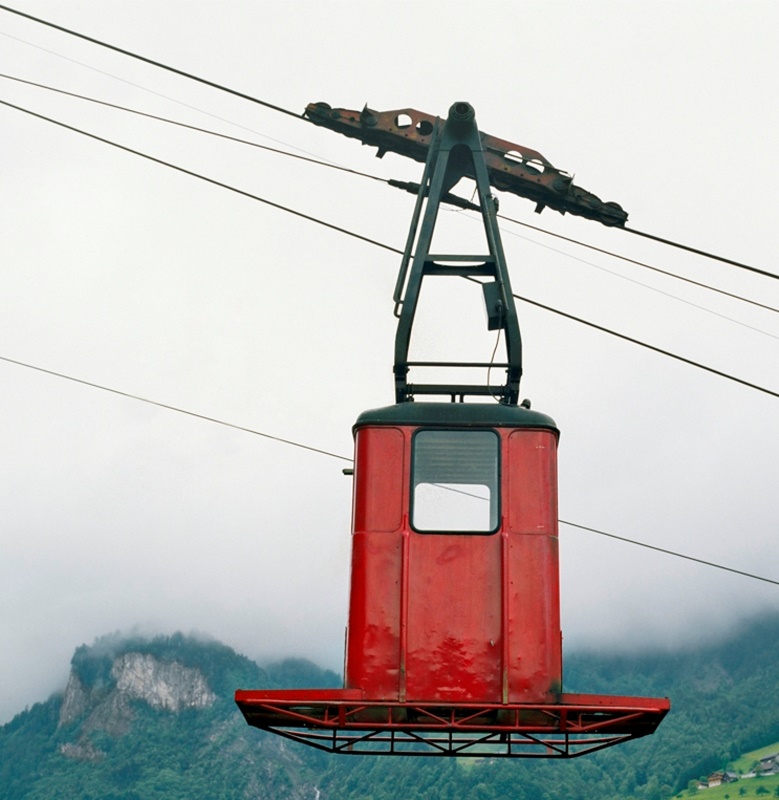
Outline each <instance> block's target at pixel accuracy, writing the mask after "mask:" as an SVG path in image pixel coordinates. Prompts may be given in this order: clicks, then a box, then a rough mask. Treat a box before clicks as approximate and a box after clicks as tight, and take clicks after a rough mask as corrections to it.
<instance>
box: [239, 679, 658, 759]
mask: <svg viewBox="0 0 779 800" xmlns="http://www.w3.org/2000/svg"><path fill="white" fill-rule="evenodd" d="M235 700H236V703H237V704H238V706H239V708H240V709H241V712H242V713H243V715H244V717H245V718H246V721H247V722H248V723H249V724H250V725H253V726H255V727H257V728H260V729H262V730H266V731H270V732H272V733H275V734H278V735H281V736H284V737H286V738H288V739H292V740H294V741H297V742H302V743H304V744H307V745H310V746H312V747H316V748H318V749H320V750H326V751H328V752H336V753H346V754H351V755H375V756H378V755H395V756H398V755H406V756H458V757H478V758H572V757H575V756H579V755H584V754H585V753H591V752H593V751H595V750H602V749H603V748H606V747H611V746H613V745H616V744H620V743H622V742H625V741H628V740H630V739H637V738H640V737H641V736H646V735H648V734H650V733H653V732H654V730H655V728H657V726H658V725H659V724H660V722H661V721H662V719H663V717H664V716H665V715H666V713H667V712H668V710H669V709H670V702H669V701H668V700H667V699H666V698H660V699H656V698H643V697H610V696H605V695H581V694H561V695H559V702H555V703H546V704H543V703H541V704H538V703H529V704H526V703H522V704H517V703H515V704H511V703H509V704H492V703H449V704H442V703H441V702H436V703H391V702H386V701H370V700H364V699H362V697H361V692H359V691H353V690H348V689H346V690H340V691H339V690H308V691H306V690H286V691H263V690H250V691H242V690H239V691H237V692H236V695H235Z"/></svg>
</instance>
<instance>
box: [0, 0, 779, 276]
mask: <svg viewBox="0 0 779 800" xmlns="http://www.w3.org/2000/svg"><path fill="white" fill-rule="evenodd" d="M0 10H2V11H7V12H8V13H10V14H15V15H17V16H20V17H23V18H25V19H28V20H31V21H32V22H37V23H39V24H40V25H45V26H47V27H49V28H53V29H55V30H58V31H60V32H61V33H66V34H68V35H69V36H75V37H76V38H78V39H82V40H84V41H87V42H90V43H91V44H94V45H97V46H98V47H104V48H106V49H108V50H112V51H114V52H116V53H120V54H122V55H124V56H127V57H128V58H134V59H136V60H138V61H142V62H144V63H146V64H150V65H151V66H154V67H157V68H159V69H163V70H166V71H168V72H171V73H173V74H175V75H179V76H181V77H184V78H187V79H189V80H192V81H195V82H197V83H201V84H203V85H205V86H209V87H211V88H212V89H217V90H218V91H222V92H226V93H227V94H230V95H233V96H234V97H239V98H241V99H242V100H248V101H249V102H250V103H255V104H257V105H261V106H264V107H266V108H269V109H271V110H273V111H278V112H279V113H282V114H286V115H288V116H291V117H295V118H296V119H300V120H302V121H303V122H309V120H308V119H306V117H304V116H303V115H302V114H298V113H296V112H294V111H290V110H289V109H287V108H283V107H282V106H279V105H276V104H275V103H270V102H268V101H266V100H261V99H260V98H258V97H255V96H253V95H250V94H246V93H245V92H240V91H238V90H236V89H232V88H230V87H229V86H225V85H224V84H220V83H216V82H215V81H211V80H209V79H207V78H203V77H200V76H199V75H195V74H194V73H191V72H186V71H185V70H182V69H178V68H177V67H172V66H170V65H168V64H164V63H162V62H161V61H156V60H155V59H152V58H148V57H147V56H143V55H141V54H139V53H136V52H134V51H132V50H127V49H126V48H123V47H118V46H117V45H113V44H110V43H108V42H106V41H103V40H102V39H97V38H95V37H93V36H88V35H86V34H84V33H79V32H78V31H75V30H73V29H71V28H66V27H64V26H63V25H57V24H56V23H54V22H49V21H48V20H45V19H42V18H41V17H36V16H34V15H32V14H28V13H26V12H23V11H20V10H18V9H15V8H12V7H11V6H8V5H4V4H0ZM622 230H624V231H627V232H628V233H632V234H634V235H636V236H642V237H644V238H647V239H653V240H654V241H657V242H661V243H662V244H666V245H668V246H670V247H677V248H679V249H682V250H686V251H688V252H691V253H695V254H696V255H700V256H703V257H705V258H710V259H713V260H715V261H721V262H722V263H725V264H729V265H731V266H734V267H738V268H740V269H745V270H749V271H750V272H753V273H756V274H758V275H763V276H764V277H767V278H774V279H776V280H779V275H777V274H776V273H773V272H769V271H768V270H763V269H759V268H758V267H753V266H750V265H748V264H744V263H742V262H740V261H734V260H733V259H730V258H725V257H724V256H719V255H716V254H715V253H710V252H708V251H706V250H700V249H698V248H695V247H691V246H689V245H685V244H681V243H679V242H675V241H673V240H671V239H666V238H663V237H660V236H656V235H654V234H651V233H647V232H645V231H639V230H637V229H635V228H627V227H624V228H622Z"/></svg>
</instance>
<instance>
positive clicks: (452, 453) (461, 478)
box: [411, 430, 500, 533]
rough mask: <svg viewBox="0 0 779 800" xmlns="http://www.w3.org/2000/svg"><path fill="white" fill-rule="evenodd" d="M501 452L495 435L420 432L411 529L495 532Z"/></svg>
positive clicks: (415, 444) (414, 466) (415, 453)
mask: <svg viewBox="0 0 779 800" xmlns="http://www.w3.org/2000/svg"><path fill="white" fill-rule="evenodd" d="M499 452H500V439H499V437H498V435H497V433H495V431H483V430H482V431H473V430H470V431H453V430H421V431H418V432H417V433H416V435H415V436H414V441H413V456H412V461H413V463H412V470H411V480H412V493H411V495H412V499H411V525H412V527H413V528H414V530H417V531H422V532H430V533H433V532H435V533H493V532H494V531H496V530H497V529H498V524H499V522H498V521H499V509H500V504H499V492H498V485H499V484H498V456H499Z"/></svg>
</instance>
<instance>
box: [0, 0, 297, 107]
mask: <svg viewBox="0 0 779 800" xmlns="http://www.w3.org/2000/svg"><path fill="white" fill-rule="evenodd" d="M0 10H2V11H8V12H9V13H10V14H16V15H17V16H20V17H24V18H25V19H29V20H32V21H33V22H38V23H40V24H41V25H46V26H47V27H49V28H54V30H58V31H61V32H62V33H67V34H68V35H70V36H75V37H77V38H78V39H83V40H84V41H85V42H89V43H90V44H96V45H98V47H105V48H106V49H108V50H113V51H114V52H115V53H121V54H122V55H123V56H128V57H129V58H134V59H136V60H137V61H143V62H144V63H145V64H150V65H151V66H153V67H158V68H159V69H164V70H167V71H168V72H172V73H173V74H174V75H180V76H181V77H183V78H188V79H189V80H191V81H196V82H197V83H202V84H203V85H204V86H210V87H211V88H212V89H218V90H219V91H220V92H227V94H231V95H233V96H234V97H240V98H241V99H242V100H248V101H249V102H250V103H256V104H257V105H260V106H265V107H266V108H270V109H272V110H273V111H279V112H281V113H282V114H288V115H289V116H290V117H295V118H296V119H302V120H305V117H304V116H303V115H302V114H298V113H296V112H294V111H290V110H289V109H287V108H282V107H281V106H278V105H275V104H274V103H269V102H268V101H267V100H260V99H259V98H258V97H254V96H252V95H250V94H246V93H245V92H239V91H238V90H236V89H231V88H230V87H229V86H224V85H223V84H221V83H216V82H215V81H210V80H208V79H207V78H201V77H200V76H199V75H194V74H193V73H191V72H186V71H184V70H182V69H178V68H176V67H171V66H169V65H168V64H163V63H162V62H161V61H155V60H154V59H153V58H147V57H146V56H142V55H140V54H139V53H135V52H133V51H132V50H126V49H124V48H123V47H117V46H116V45H114V44H109V43H108V42H104V41H103V40H102V39H96V38H94V37H93V36H87V35H86V34H84V33H79V32H78V31H74V30H72V29H71V28H65V27H64V26H62V25H57V24H55V23H54V22H49V21H48V20H45V19H41V17H35V16H33V15H32V14H27V13H25V12H24V11H19V9H16V8H11V6H6V5H0ZM306 121H307V120H306Z"/></svg>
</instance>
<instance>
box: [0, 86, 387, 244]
mask: <svg viewBox="0 0 779 800" xmlns="http://www.w3.org/2000/svg"><path fill="white" fill-rule="evenodd" d="M0 105H3V106H7V107H8V108H13V109H15V110H16V111H21V112H23V113H24V114H29V115H30V116H32V117H37V118H38V119H42V120H44V121H45V122H51V123H52V124H54V125H59V126H60V127H61V128H66V129H67V130H69V131H73V132H74V133H80V134H81V135H82V136H88V137H89V138H90V139H94V140H95V141H98V142H102V143H103V144H107V145H110V146H111V147H116V148H117V149H119V150H124V151H125V152H126V153H132V154H133V155H134V156H140V157H141V158H145V159H146V160H148V161H153V162H154V163H155V164H161V165H162V166H164V167H169V168H170V169H174V170H176V171H177V172H183V173H184V174H185V175H190V176H191V177H193V178H198V179H199V180H202V181H206V183H210V184H212V185H214V186H219V187H220V188H221V189H227V190H228V191H230V192H235V193H236V194H240V195H243V196H244V197H248V198H249V199H250V200H257V201H258V202H259V203H265V205H269V206H272V207H273V208H278V209H279V210H280V211H286V212H287V213H288V214H294V215H295V216H296V217H301V218H302V219H306V220H308V221H309V222H315V223H316V224H317V225H323V226H324V227H326V228H332V229H333V230H335V231H338V232H339V233H344V234H346V235H347V236H352V237H354V238H355V239H360V240H362V241H364V242H368V243H369V244H372V245H375V246H376V247H382V248H384V249H385V250H391V251H392V252H394V253H401V254H402V251H401V250H398V249H397V248H395V247H390V246H389V245H386V244H383V243H382V242H379V241H376V240H375V239H371V238H369V237H367V236H362V235H361V234H359V233H355V232H354V231H350V230H348V229H347V228H341V227H340V226H338V225H334V224H333V223H331V222H325V221H324V220H321V219H318V218H317V217H312V216H310V215H309V214H304V213H303V212H302V211H296V210H295V209H294V208H289V207H288V206H283V205H281V204H280V203H274V202H273V201H272V200H267V199H266V198H264V197H260V196H259V195H256V194H252V193H251V192H246V191H244V190H243V189H238V188H236V187H235V186H230V185H229V184H227V183H222V181H217V180H215V179H214V178H209V177H207V176H206V175H201V174H200V173H199V172H194V171H192V170H189V169H186V168H184V167H180V166H178V165H177V164H172V163H171V162H170V161H164V160H163V159H161V158H157V157H156V156H151V155H149V154H148V153H143V152H141V151H140V150H135V149H133V148H132V147H127V146H126V145H123V144H119V143H118V142H114V141H112V140H111V139H105V138H103V137H102V136H97V134H94V133H90V132H89V131H85V130H82V129H81V128H76V127H74V126H73V125H68V124H66V123H65V122H61V121H60V120H56V119H53V118H52V117H47V116H46V115H45V114H38V113H37V112H36V111H31V110H30V109H29V108H24V107H22V106H17V105H15V104H14V103H9V102H8V101H7V100H0Z"/></svg>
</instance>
